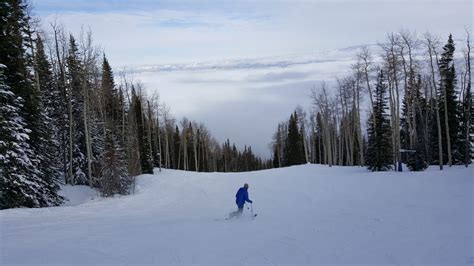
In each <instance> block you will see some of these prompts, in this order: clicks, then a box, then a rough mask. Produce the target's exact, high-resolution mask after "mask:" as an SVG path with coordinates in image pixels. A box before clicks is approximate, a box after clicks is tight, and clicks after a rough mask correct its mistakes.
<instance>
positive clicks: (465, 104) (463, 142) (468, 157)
mask: <svg viewBox="0 0 474 266" xmlns="http://www.w3.org/2000/svg"><path fill="white" fill-rule="evenodd" d="M473 103H474V102H473V101H472V92H471V84H469V83H468V84H467V86H466V91H465V95H464V99H463V101H462V104H461V105H460V109H461V110H460V114H461V117H460V118H461V119H460V120H461V124H460V127H459V136H458V138H457V139H458V143H457V145H456V146H457V147H458V152H457V153H456V154H455V156H454V157H455V158H457V159H459V163H462V164H465V165H468V164H471V162H472V159H473V146H472V139H471V138H473V137H474V126H473V120H474V115H473V114H474V105H473Z"/></svg>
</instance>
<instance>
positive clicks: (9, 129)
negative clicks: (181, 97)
mask: <svg viewBox="0 0 474 266" xmlns="http://www.w3.org/2000/svg"><path fill="white" fill-rule="evenodd" d="M0 21H1V23H0V209H5V208H14V207H45V206H54V205H59V204H61V203H62V202H63V200H64V199H63V198H62V197H61V196H59V195H58V190H59V185H60V184H69V185H87V186H90V187H93V188H97V189H98V190H99V191H100V192H101V194H102V195H103V196H111V195H114V194H128V193H130V192H131V190H133V187H134V180H135V179H134V177H135V176H137V175H140V174H143V173H149V174H151V173H153V168H154V167H159V168H160V169H161V167H164V168H171V169H182V170H189V171H200V172H212V171H222V172H237V171H252V170H259V169H264V168H266V167H271V161H268V162H267V161H264V160H262V159H261V158H260V157H258V156H256V155H255V154H254V153H253V151H252V148H251V147H250V146H248V147H247V146H245V148H244V149H243V150H240V149H238V148H237V147H236V145H235V144H231V142H230V141H229V140H227V141H226V142H225V143H223V144H221V143H219V142H218V141H217V140H216V139H215V138H214V137H213V136H212V134H211V132H210V131H209V129H208V128H206V126H205V125H204V124H203V123H198V122H196V121H189V120H188V119H186V118H183V119H181V120H180V121H179V122H178V121H177V120H176V119H175V118H173V116H172V115H171V114H170V110H169V107H167V106H166V105H165V104H163V103H161V102H160V101H159V97H158V95H157V94H151V95H147V94H146V93H145V89H144V88H143V86H142V85H141V84H140V83H139V82H132V81H131V79H130V78H129V77H127V75H126V74H120V75H114V73H113V72H112V68H111V66H110V64H109V62H108V60H107V58H106V56H105V54H104V53H103V51H102V50H101V49H99V48H98V47H97V46H96V45H95V44H94V43H93V39H92V33H91V32H90V31H89V32H84V31H83V32H82V33H81V34H80V36H73V35H72V34H68V33H67V30H66V29H64V28H63V27H62V26H60V25H58V24H56V23H52V24H50V25H49V26H48V29H41V28H40V27H39V21H38V19H37V18H35V17H33V16H32V15H31V9H30V7H29V6H28V4H27V3H26V2H25V1H22V0H7V1H1V3H0ZM117 77H119V80H118V81H117V80H116V78H117Z"/></svg>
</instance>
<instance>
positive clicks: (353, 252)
mask: <svg viewBox="0 0 474 266" xmlns="http://www.w3.org/2000/svg"><path fill="white" fill-rule="evenodd" d="M473 180H474V178H473V171H472V168H471V167H469V168H464V167H452V168H447V169H446V170H445V171H437V170H436V168H429V169H428V170H427V171H425V172H421V173H410V172H404V173H396V172H385V173H371V172H368V171H367V170H366V169H365V168H360V167H331V168H329V167H327V166H320V165H303V166H297V167H289V168H283V169H272V170H266V171H258V172H249V173H228V174H223V173H192V172H184V171H175V170H164V171H163V172H161V173H158V172H157V171H155V175H142V176H140V177H139V178H138V179H137V185H136V190H135V194H134V195H130V196H122V197H115V198H107V199H100V198H99V199H98V198H97V197H96V196H94V195H95V194H94V193H96V192H94V191H91V190H89V189H88V188H71V187H65V188H63V191H62V193H63V195H65V196H68V195H70V196H71V197H72V199H73V200H71V201H70V202H68V203H67V205H69V206H62V207H55V208H43V209H11V210H2V211H0V265H16V264H28V265H52V264H54V265H64V264H77V265H86V264H100V265H130V264H133V265H137V264H139V265H142V264H149V265H190V264H193V265H195V264H201V265H211V264H212V265H315V264H325V265H326V264H363V265H368V264H371V265H382V264H384V265H414V264H416V265H419V264H424V265H427V264H428V265H433V264H439V265H472V264H473V261H474V238H473V235H474V233H473V231H474V225H473V220H474V208H473V202H474V196H473V194H474V192H473V191H474V190H473V187H474V181H473ZM245 182H247V183H249V184H250V189H249V195H250V198H251V199H252V200H254V213H258V217H256V218H253V217H250V211H249V210H248V209H247V208H245V209H244V213H243V215H242V216H241V217H240V218H238V219H231V220H225V217H227V215H228V214H229V213H230V212H231V211H234V210H235V209H236V207H235V203H234V200H235V199H234V196H235V193H236V191H237V189H238V188H239V187H240V186H242V185H243V183H245Z"/></svg>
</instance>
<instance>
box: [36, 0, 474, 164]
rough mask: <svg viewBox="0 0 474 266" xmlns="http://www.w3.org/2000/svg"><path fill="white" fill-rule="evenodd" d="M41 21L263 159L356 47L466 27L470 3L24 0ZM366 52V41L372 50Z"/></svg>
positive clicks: (457, 32) (459, 32) (179, 112)
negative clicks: (85, 42) (85, 43)
mask: <svg viewBox="0 0 474 266" xmlns="http://www.w3.org/2000/svg"><path fill="white" fill-rule="evenodd" d="M31 2H32V4H33V7H34V10H35V13H36V14H37V15H39V16H40V17H42V21H43V23H44V24H45V25H47V23H48V22H50V21H53V20H57V21H58V22H60V23H62V24H63V25H64V26H65V27H66V28H67V29H68V30H69V31H71V32H72V33H74V34H77V33H78V32H79V31H80V29H81V27H82V26H84V27H86V28H88V27H90V28H91V29H92V32H93V34H94V40H95V42H96V43H97V44H100V45H101V46H102V48H103V49H104V51H105V53H106V54H107V56H108V58H109V61H110V62H111V64H112V66H113V67H114V70H115V71H116V72H118V71H121V70H123V69H127V70H128V71H133V76H134V79H135V80H140V81H142V82H143V83H144V85H145V86H146V88H147V90H148V91H149V92H153V91H157V92H159V94H160V96H161V100H162V101H163V102H165V103H166V104H167V105H169V106H170V107H171V111H172V113H173V114H174V115H175V117H177V118H181V117H182V116H186V117H188V118H189V119H192V120H198V121H201V122H204V123H205V124H206V125H207V126H208V127H209V128H210V129H211V131H212V132H213V134H214V135H215V136H216V137H217V138H218V139H219V140H221V141H223V140H224V139H225V138H230V139H231V140H232V141H235V142H236V143H238V144H239V145H243V144H247V145H251V146H252V147H253V149H254V150H255V151H256V152H257V153H259V154H260V155H262V156H266V157H269V156H270V151H269V149H268V143H269V142H270V140H271V136H272V134H273V131H274V129H275V127H276V125H277V123H278V122H279V121H282V120H284V119H287V117H288V115H289V113H290V112H291V111H292V110H293V109H294V108H295V107H296V106H297V105H301V106H303V107H304V108H306V109H309V106H310V99H309V97H308V95H309V94H310V90H311V89H312V88H314V87H317V86H319V84H320V82H321V81H322V80H327V81H330V80H333V79H334V77H336V76H339V75H341V74H344V72H345V71H347V69H348V67H349V66H350V64H351V63H352V58H353V54H354V53H355V51H356V50H357V47H358V46H360V45H370V44H376V43H377V42H382V41H383V40H384V37H385V35H386V33H387V32H392V31H398V30H400V29H409V30H411V31H416V32H417V33H420V34H422V33H424V32H426V31H431V32H433V33H435V34H437V35H439V36H442V37H443V40H444V39H445V37H446V36H447V35H448V34H449V33H452V34H453V35H454V37H455V38H459V39H462V38H464V36H465V33H464V32H465V30H464V29H465V27H470V28H472V24H473V15H472V14H473V12H474V10H473V4H472V2H471V1H470V0H467V1H458V0H438V1H428V0H411V1H408V0H407V1H395V0H378V1H375V0H374V1H369V0H366V1H358V0H353V1H342V0H332V1H317V0H315V1H298V0H293V1H290V0H281V1H267V0H265V1H259V0H254V1H239V0H233V1H228V0H221V1H218V0H215V1H211V0H207V1H197V0H189V1H180V0H175V1H161V0H157V1H154V0H134V1H132V0H115V1H107V0H69V1H64V0H32V1H31ZM374 49H375V47H374Z"/></svg>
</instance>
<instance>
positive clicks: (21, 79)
mask: <svg viewBox="0 0 474 266" xmlns="http://www.w3.org/2000/svg"><path fill="white" fill-rule="evenodd" d="M26 9H27V4H26V3H25V1H14V0H11V1H3V2H1V3H0V21H2V23H1V24H0V51H1V52H0V63H1V64H4V65H2V70H1V71H2V77H1V79H2V81H1V82H2V86H3V87H4V90H3V91H5V94H4V95H3V97H4V101H5V105H3V104H2V107H3V108H8V107H9V106H12V110H3V112H4V113H5V114H4V115H2V117H3V119H4V121H3V122H4V123H5V126H7V125H8V124H10V122H8V121H11V119H13V118H14V117H17V118H15V119H16V120H17V122H18V125H16V126H17V127H18V130H19V131H18V132H19V133H18V134H16V136H13V138H14V139H10V141H8V139H7V137H10V138H11V137H12V136H11V132H10V133H9V131H10V130H11V129H12V128H14V127H15V126H13V127H12V125H11V124H10V125H9V127H10V129H8V128H5V129H4V130H5V133H4V134H5V140H7V141H5V143H6V144H5V145H7V146H8V145H10V144H12V143H14V141H15V140H16V141H19V140H20V139H21V142H23V143H21V145H19V146H16V145H14V146H12V147H10V146H8V148H5V149H4V151H3V152H5V153H9V154H7V156H6V160H7V161H6V162H4V163H5V164H7V163H8V160H10V163H11V162H14V161H15V159H14V158H13V157H10V156H14V155H13V154H12V153H14V151H15V150H16V151H17V152H18V153H17V154H16V155H20V154H23V155H24V157H22V159H21V160H22V162H21V163H22V164H23V165H22V167H26V165H28V167H29V168H30V169H29V172H22V170H18V172H11V171H12V170H13V171H14V169H16V167H15V166H13V168H12V169H0V172H2V171H5V173H6V179H4V180H3V181H2V182H4V183H5V186H12V184H9V183H8V182H17V181H18V180H17V181H14V180H13V179H8V177H10V178H11V177H12V176H16V177H17V178H20V177H21V178H23V181H25V182H30V184H31V187H30V188H29V189H30V193H26V190H25V188H22V189H19V187H15V186H16V185H19V186H21V185H20V183H21V182H22V181H18V182H20V183H18V184H13V187H11V189H12V191H11V192H8V193H14V194H15V193H17V194H16V196H18V197H23V198H22V199H20V198H18V202H9V203H7V204H3V207H2V208H9V207H19V206H29V207H42V206H50V205H58V204H59V203H60V202H61V201H62V198H61V197H60V196H58V194H57V191H58V189H59V187H58V185H57V184H56V181H57V180H56V179H57V177H58V175H57V171H56V169H55V163H54V160H51V159H52V158H54V151H53V150H51V148H52V147H53V146H54V145H53V144H54V143H52V142H51V137H52V136H51V131H50V128H49V117H48V116H47V113H46V112H45V111H44V110H43V109H44V108H43V105H42V102H41V97H40V88H39V86H34V85H33V82H32V79H31V78H32V76H31V72H30V69H35V65H34V64H35V62H33V61H32V60H31V58H33V56H32V54H28V53H27V51H26V47H27V46H28V45H29V46H30V48H32V47H31V43H32V41H31V40H30V39H28V38H29V36H31V35H32V32H31V31H30V30H29V29H30V28H31V27H30V25H29V23H30V21H29V19H30V18H29V17H28V16H27V12H26ZM30 50H31V49H30ZM36 81H37V82H36V84H37V85H38V84H39V80H38V79H37V80H36ZM9 97H15V98H16V97H18V98H17V99H15V100H12V99H8V98H9ZM15 101H16V102H15ZM7 103H11V105H10V104H9V105H6V104H7ZM10 112H11V113H10ZM21 128H24V129H21ZM2 141H3V139H2ZM7 146H6V147H7ZM9 148H10V149H11V150H12V153H10V152H8V151H7V149H9ZM16 155H15V156H16ZM3 167H6V166H2V167H1V168H3ZM26 180H29V181H26ZM19 190H21V191H19ZM20 194H22V195H23V196H20ZM25 195H28V197H29V199H28V200H26V198H25V197H24V196H25ZM11 196H12V195H11V194H9V198H10V200H11V199H12V197H11ZM13 198H15V196H14V197H13ZM6 200H8V199H6Z"/></svg>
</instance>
